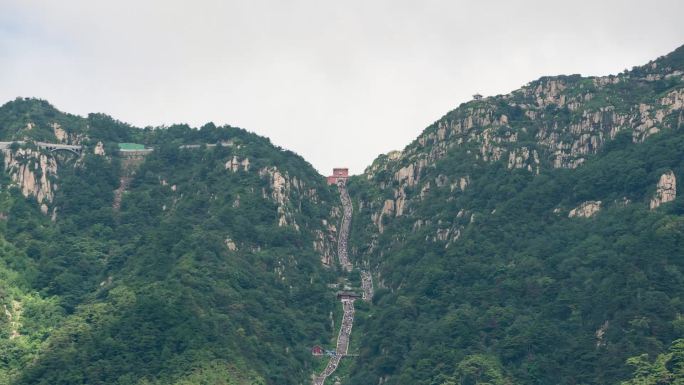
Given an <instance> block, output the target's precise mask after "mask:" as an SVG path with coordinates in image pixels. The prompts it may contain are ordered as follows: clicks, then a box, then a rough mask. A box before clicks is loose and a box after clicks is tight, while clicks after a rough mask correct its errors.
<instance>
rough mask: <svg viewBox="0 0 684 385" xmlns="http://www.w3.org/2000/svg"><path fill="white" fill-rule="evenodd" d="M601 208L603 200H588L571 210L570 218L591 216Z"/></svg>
mask: <svg viewBox="0 0 684 385" xmlns="http://www.w3.org/2000/svg"><path fill="white" fill-rule="evenodd" d="M600 210H601V201H586V202H583V203H582V204H581V205H579V206H577V207H576V208H574V209H572V210H570V213H569V214H568V218H575V217H579V218H589V217H592V216H594V215H595V214H596V213H598V212H599V211H600Z"/></svg>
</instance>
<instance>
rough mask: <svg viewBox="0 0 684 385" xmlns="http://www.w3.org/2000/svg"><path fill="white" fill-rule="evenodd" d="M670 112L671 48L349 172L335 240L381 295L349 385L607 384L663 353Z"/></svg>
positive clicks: (673, 151) (677, 208) (673, 204)
mask: <svg viewBox="0 0 684 385" xmlns="http://www.w3.org/2000/svg"><path fill="white" fill-rule="evenodd" d="M683 108H684V47H681V48H679V49H677V50H676V51H675V52H673V53H671V54H669V55H667V56H665V57H661V58H659V59H657V60H655V61H653V62H650V63H648V64H647V65H645V66H643V67H636V68H634V69H632V70H631V71H625V72H624V73H621V74H618V75H615V76H606V77H593V78H585V77H581V76H579V75H572V76H558V77H544V78H541V79H539V80H537V81H533V82H531V83H529V84H527V85H526V86H524V87H522V88H521V89H519V90H516V91H514V92H512V93H510V94H508V95H499V96H494V97H487V98H481V99H480V98H476V100H473V101H471V102H468V103H465V104H462V105H461V106H459V107H458V108H457V109H455V110H453V111H451V112H449V113H448V114H447V115H446V116H444V117H443V118H441V119H440V120H439V121H437V122H435V123H434V124H433V125H431V126H430V127H428V128H427V129H426V130H425V131H424V132H423V133H422V134H421V135H420V136H419V137H418V139H417V140H415V141H414V142H413V143H411V144H410V145H409V146H408V147H406V149H404V151H402V152H394V153H390V154H388V155H385V156H381V157H380V158H378V159H377V160H376V161H375V162H374V163H373V165H371V166H370V167H369V168H368V169H367V170H366V172H365V174H363V175H361V176H358V177H355V178H353V179H352V180H351V181H350V183H349V191H350V194H351V195H352V197H353V199H354V201H355V205H356V208H355V216H354V224H355V226H354V228H353V233H352V240H351V241H350V242H351V245H352V247H353V250H354V253H353V254H354V258H357V259H361V260H363V263H365V264H366V265H367V266H369V267H370V269H371V271H372V272H373V273H374V274H375V275H376V276H377V282H378V284H379V286H380V288H379V289H378V290H377V292H376V296H375V299H374V306H373V307H372V308H371V309H372V310H371V313H370V315H369V316H368V317H367V318H366V319H361V320H359V321H358V325H359V326H358V328H360V329H362V331H361V332H360V333H362V334H363V335H364V340H363V341H362V343H361V357H360V358H359V359H358V360H356V361H355V367H354V368H353V369H352V373H353V374H352V375H351V379H350V381H349V383H350V384H377V383H378V381H380V383H383V384H475V383H495V384H509V383H511V384H513V383H514V384H551V383H562V384H610V383H617V382H619V381H621V380H625V379H627V378H629V377H630V375H631V372H632V368H630V366H629V365H627V364H626V360H627V359H628V358H629V357H632V356H639V355H641V354H646V353H647V354H649V355H650V357H651V359H654V358H655V356H656V355H657V354H658V353H663V352H665V351H667V349H668V347H669V345H670V343H671V342H672V341H673V340H675V339H677V338H681V337H684V335H683V333H684V320H683V319H682V316H681V313H682V312H684V303H683V302H682V298H684V275H683V273H684V216H683V214H684V200H683V198H682V197H681V195H682V194H681V193H680V194H677V191H676V190H677V186H676V182H677V181H679V182H680V184H681V181H682V180H684V179H683V178H684V115H683ZM631 362H632V363H634V362H635V361H631ZM644 362H648V360H645V361H644ZM642 366H643V365H642ZM670 369H671V370H672V367H670ZM678 375H679V376H680V378H681V376H682V375H683V374H682V373H678ZM654 383H655V382H654ZM662 383H670V382H662Z"/></svg>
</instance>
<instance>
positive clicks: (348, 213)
mask: <svg viewBox="0 0 684 385" xmlns="http://www.w3.org/2000/svg"><path fill="white" fill-rule="evenodd" d="M337 187H338V189H339V190H340V200H341V201H342V208H343V215H342V225H341V226H340V236H339V238H338V239H337V256H338V258H339V261H340V266H342V269H344V270H345V271H347V272H350V271H352V269H353V267H354V266H353V265H352V263H351V262H350V261H349V255H348V254H347V240H348V239H349V228H350V226H351V218H352V213H353V207H352V202H351V198H349V194H348V193H347V188H346V186H345V185H344V182H342V183H339V184H338V185H337ZM361 280H362V282H363V283H362V286H363V299H364V300H366V301H369V300H370V298H372V296H373V281H372V278H371V275H370V273H368V272H366V271H362V272H361ZM367 287H368V289H367ZM354 300H355V298H353V297H351V298H348V297H344V296H343V297H342V298H341V300H340V301H341V302H342V310H343V311H344V313H343V315H342V325H341V326H340V332H339V334H338V335H337V347H336V349H335V355H333V356H331V357H330V361H328V365H327V366H326V367H325V369H324V370H323V372H321V374H319V375H318V376H315V377H314V379H313V385H323V384H324V383H325V380H326V379H327V378H328V377H329V376H330V375H332V374H333V372H334V371H335V370H336V369H337V367H338V366H339V365H340V360H341V359H342V357H344V356H346V355H347V353H348V350H349V339H350V337H351V331H352V326H353V325H354Z"/></svg>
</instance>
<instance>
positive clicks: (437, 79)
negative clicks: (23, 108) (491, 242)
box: [0, 0, 684, 173]
mask: <svg viewBox="0 0 684 385" xmlns="http://www.w3.org/2000/svg"><path fill="white" fill-rule="evenodd" d="M556 4H559V3H556V2H549V1H525V2H508V1H500V2H496V1H420V2H418V1H396V0H395V1H389V0H381V1H361V0H349V1H345V2H332V1H320V0H318V1H315V0H307V1H302V0H300V1H287V2H283V1H275V0H273V1H259V0H253V1H249V2H243V1H218V0H213V1H212V0H203V1H192V2H189V1H181V0H164V1H162V0H155V1H132V0H124V1H117V2H96V1H86V0H62V1H59V2H54V1H48V0H45V1H32V0H28V1H27V0H0V84H2V87H0V100H2V101H5V100H11V99H13V98H14V97H16V96H36V97H41V98H44V99H47V100H49V101H50V102H52V103H53V104H55V105H56V106H57V107H58V108H60V109H62V110H65V111H68V112H73V113H79V114H86V113H88V112H94V111H98V112H105V113H108V114H110V115H112V116H114V117H115V118H117V119H120V120H124V121H128V122H131V123H133V124H136V125H139V126H146V125H159V124H170V123H175V122H188V123H190V124H193V125H201V124H203V123H205V122H207V121H214V122H215V123H217V124H221V123H228V124H232V125H236V126H240V127H243V128H246V129H249V130H251V131H255V132H257V133H259V134H262V135H265V136H268V137H270V138H271V139H272V140H273V142H274V143H276V144H279V145H281V146H283V147H286V148H289V149H292V150H294V151H296V152H298V153H300V154H301V155H303V156H304V157H305V158H307V159H308V160H309V161H310V162H312V163H313V164H314V166H316V167H317V168H318V169H319V170H320V171H321V172H323V173H326V172H327V171H328V170H329V169H330V168H331V167H333V166H337V165H349V166H350V167H351V168H352V171H354V172H360V171H362V169H363V168H364V167H365V166H367V165H368V164H369V163H370V162H371V161H372V159H374V158H375V156H376V155H377V154H378V153H380V152H386V151H388V150H391V149H401V148H402V147H403V146H405V145H406V144H408V143H409V142H410V141H411V140H413V139H414V138H415V136H416V135H418V133H419V132H420V131H421V130H422V129H423V128H424V127H426V126H427V125H429V124H430V123H431V122H433V121H435V120H436V119H438V118H439V117H440V116H442V115H443V114H444V113H446V112H447V111H449V110H450V109H452V108H454V107H456V106H457V105H458V104H460V103H461V102H464V101H467V100H468V99H469V98H470V95H472V94H473V93H475V92H480V93H483V94H486V95H491V94H499V93H506V92H508V91H511V90H513V89H515V88H518V87H519V86H520V85H522V84H524V83H526V82H528V81H530V80H533V79H535V78H538V77H540V76H542V75H553V74H560V73H582V74H586V75H594V74H607V73H615V72H618V71H621V70H622V69H623V68H626V67H631V66H633V65H639V64H642V63H645V62H646V61H648V60H650V59H652V58H655V57H656V56H659V55H662V54H665V53H667V52H669V51H671V50H673V49H674V48H676V47H677V46H679V45H681V44H682V43H684V29H682V28H681V23H680V21H679V15H681V14H683V13H684V3H681V1H674V0H671V1H652V2H650V3H649V4H648V7H647V8H648V12H647V13H645V11H644V9H643V8H644V5H643V3H642V2H636V1H604V2H596V1H574V2H572V3H567V4H566V5H563V6H559V5H556ZM331 142H334V143H335V145H334V146H330V145H327V144H329V143H331Z"/></svg>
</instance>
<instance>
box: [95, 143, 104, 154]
mask: <svg viewBox="0 0 684 385" xmlns="http://www.w3.org/2000/svg"><path fill="white" fill-rule="evenodd" d="M93 154H95V155H100V156H105V155H106V154H105V149H104V144H102V142H97V144H96V145H95V148H94V149H93Z"/></svg>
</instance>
